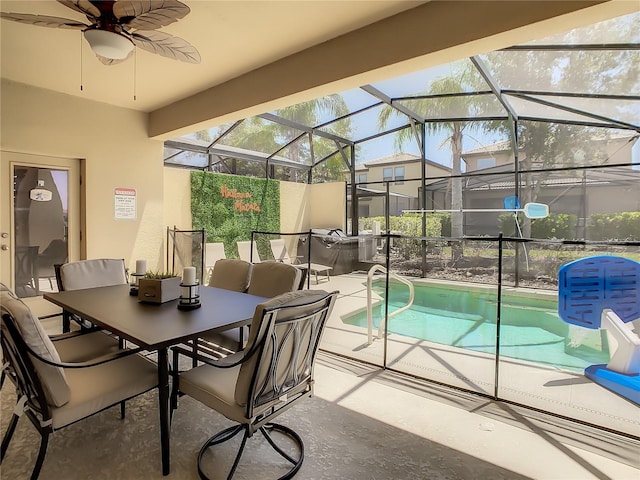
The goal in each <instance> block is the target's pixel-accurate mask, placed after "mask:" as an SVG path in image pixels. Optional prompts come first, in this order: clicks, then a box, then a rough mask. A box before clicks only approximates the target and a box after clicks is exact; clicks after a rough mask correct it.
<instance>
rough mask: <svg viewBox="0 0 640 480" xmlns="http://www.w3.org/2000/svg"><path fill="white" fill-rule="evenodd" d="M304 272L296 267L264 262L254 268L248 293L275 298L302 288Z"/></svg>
mask: <svg viewBox="0 0 640 480" xmlns="http://www.w3.org/2000/svg"><path fill="white" fill-rule="evenodd" d="M301 277H302V271H301V270H300V269H299V268H298V267H296V266H295V265H288V264H286V263H278V262H262V263H258V264H256V265H254V266H253V268H252V270H251V280H250V281H249V288H247V293H249V294H251V295H257V296H259V297H267V298H273V297H275V296H278V295H281V294H283V293H285V292H292V291H294V290H298V289H299V288H300V278H301Z"/></svg>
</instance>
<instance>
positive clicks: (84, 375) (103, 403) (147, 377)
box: [51, 354, 158, 429]
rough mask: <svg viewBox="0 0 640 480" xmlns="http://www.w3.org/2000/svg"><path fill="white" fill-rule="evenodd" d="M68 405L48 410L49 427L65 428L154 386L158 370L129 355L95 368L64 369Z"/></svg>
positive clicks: (138, 356)
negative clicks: (69, 389) (49, 411)
mask: <svg viewBox="0 0 640 480" xmlns="http://www.w3.org/2000/svg"><path fill="white" fill-rule="evenodd" d="M66 374H67V379H68V381H69V386H70V388H71V396H70V399H69V402H68V403H66V404H65V405H63V406H62V407H59V408H52V411H51V416H52V420H53V428H54V429H57V428H60V427H64V426H65V425H69V424H70V423H73V422H75V421H77V420H80V419H82V418H85V417H87V416H89V415H91V414H93V413H96V412H99V411H100V410H103V409H105V408H107V407H109V406H111V405H115V404H117V403H119V402H121V401H122V400H126V399H129V398H131V397H134V396H136V395H139V394H140V393H143V392H146V391H147V390H149V389H151V388H153V387H155V386H157V385H158V367H157V365H156V364H155V363H152V362H151V361H149V360H147V359H146V358H144V357H142V356H141V355H137V354H134V355H130V356H128V357H124V358H120V359H118V360H114V361H111V362H107V363H103V364H102V365H98V366H95V367H87V368H69V369H67V370H66Z"/></svg>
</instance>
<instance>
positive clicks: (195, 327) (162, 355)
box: [44, 285, 267, 475]
mask: <svg viewBox="0 0 640 480" xmlns="http://www.w3.org/2000/svg"><path fill="white" fill-rule="evenodd" d="M44 298H45V299H46V300H49V301H50V302H52V303H54V304H56V305H58V306H60V307H62V308H63V309H64V310H67V311H69V312H71V313H75V314H77V315H80V316H81V317H83V318H86V319H87V320H89V321H91V322H92V323H93V324H95V325H98V326H100V327H102V328H104V329H106V330H109V331H110V332H112V333H113V334H115V335H117V336H118V337H120V338H122V339H124V340H128V341H130V342H132V343H134V344H136V345H138V346H139V347H141V348H143V349H145V350H148V351H157V353H158V390H159V393H158V399H159V410H160V443H161V450H162V473H163V475H168V474H169V472H170V443H169V428H170V416H169V368H168V348H169V347H171V346H172V345H176V344H179V343H182V342H185V341H187V340H191V339H195V338H197V337H199V336H200V335H201V334H203V333H205V332H211V333H215V332H221V331H223V330H228V329H232V328H236V327H241V326H243V325H247V324H249V323H250V321H251V319H252V318H253V313H254V311H255V308H256V306H257V305H258V304H259V303H261V302H263V301H265V300H267V299H266V298H264V297H258V296H255V295H249V294H247V293H239V292H233V291H230V290H224V289H221V288H214V287H208V286H202V287H200V302H201V304H202V307H201V308H198V309H195V310H188V311H185V310H180V309H178V308H177V303H178V300H172V301H169V302H165V303H162V304H150V303H143V302H140V301H139V300H138V297H136V296H131V295H129V286H128V285H116V286H111V287H99V288H88V289H83V290H71V291H64V292H58V293H45V294H44Z"/></svg>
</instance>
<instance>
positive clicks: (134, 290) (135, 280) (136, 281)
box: [129, 273, 145, 295]
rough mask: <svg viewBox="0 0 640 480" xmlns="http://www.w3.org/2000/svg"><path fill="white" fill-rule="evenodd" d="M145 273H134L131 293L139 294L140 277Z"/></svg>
mask: <svg viewBox="0 0 640 480" xmlns="http://www.w3.org/2000/svg"><path fill="white" fill-rule="evenodd" d="M144 276H145V274H144V273H132V274H131V282H130V283H129V287H130V288H129V295H138V284H139V282H140V279H141V278H142V277H144Z"/></svg>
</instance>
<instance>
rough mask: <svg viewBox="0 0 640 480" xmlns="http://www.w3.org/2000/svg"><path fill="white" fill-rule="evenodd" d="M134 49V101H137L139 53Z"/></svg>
mask: <svg viewBox="0 0 640 480" xmlns="http://www.w3.org/2000/svg"><path fill="white" fill-rule="evenodd" d="M136 50H137V49H135V48H134V49H133V101H134V102H135V101H136V88H137V73H138V53H137V52H136Z"/></svg>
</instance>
